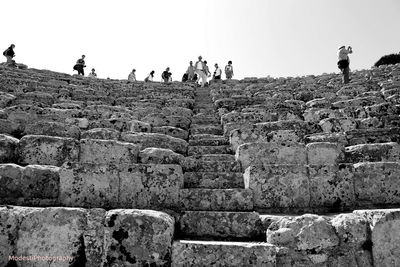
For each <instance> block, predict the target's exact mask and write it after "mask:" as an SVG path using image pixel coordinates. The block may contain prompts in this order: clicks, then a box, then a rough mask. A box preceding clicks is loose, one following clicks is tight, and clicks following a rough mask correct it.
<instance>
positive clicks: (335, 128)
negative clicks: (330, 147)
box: [319, 118, 357, 133]
mask: <svg viewBox="0 0 400 267" xmlns="http://www.w3.org/2000/svg"><path fill="white" fill-rule="evenodd" d="M319 125H320V126H321V128H322V130H323V132H324V133H333V132H347V131H351V130H355V129H356V128H357V123H356V121H355V120H354V119H351V118H341V119H336V118H328V119H323V120H321V121H320V122H319Z"/></svg>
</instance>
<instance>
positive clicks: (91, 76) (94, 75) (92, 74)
mask: <svg viewBox="0 0 400 267" xmlns="http://www.w3.org/2000/svg"><path fill="white" fill-rule="evenodd" d="M95 71H96V70H95V69H92V71H91V72H90V73H89V75H88V77H89V78H97V74H96V72H95Z"/></svg>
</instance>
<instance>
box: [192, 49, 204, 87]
mask: <svg viewBox="0 0 400 267" xmlns="http://www.w3.org/2000/svg"><path fill="white" fill-rule="evenodd" d="M202 59H203V58H202V57H201V56H199V60H198V61H197V62H196V64H194V69H195V72H196V74H197V80H196V83H197V82H198V81H199V80H200V79H201V87H204V85H205V83H206V80H207V77H206V74H205V72H204V63H203V61H202Z"/></svg>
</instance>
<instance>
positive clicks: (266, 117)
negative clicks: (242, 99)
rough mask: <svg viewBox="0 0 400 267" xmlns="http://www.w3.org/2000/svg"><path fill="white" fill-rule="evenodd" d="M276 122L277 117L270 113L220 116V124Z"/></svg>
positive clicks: (241, 113) (232, 113)
mask: <svg viewBox="0 0 400 267" xmlns="http://www.w3.org/2000/svg"><path fill="white" fill-rule="evenodd" d="M274 120H277V116H276V115H275V114H273V113H270V112H268V113H267V112H236V111H233V112H230V113H227V114H225V115H223V116H221V124H223V125H224V124H228V123H252V124H253V123H258V122H268V121H274Z"/></svg>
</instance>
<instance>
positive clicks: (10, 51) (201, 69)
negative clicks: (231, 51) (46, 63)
mask: <svg viewBox="0 0 400 267" xmlns="http://www.w3.org/2000/svg"><path fill="white" fill-rule="evenodd" d="M14 48H15V45H14V44H11V45H10V47H8V48H7V49H6V50H5V51H4V52H3V56H5V57H6V59H7V62H6V65H7V66H14V65H16V63H15V61H14V60H13V58H14V57H15V52H14ZM351 53H353V49H352V47H351V46H348V47H347V48H346V46H344V45H343V46H340V47H339V50H338V52H337V56H338V62H337V66H338V68H339V69H340V71H341V72H342V74H343V83H345V84H346V83H348V82H349V81H350V80H351V79H350V77H349V76H350V67H349V66H350V59H349V54H351ZM85 67H86V65H85V55H82V57H81V58H80V59H78V60H77V61H76V64H75V65H74V68H73V69H74V70H76V71H78V75H83V76H84V75H85V71H84V68H85ZM214 67H215V71H214V73H213V75H212V79H213V80H221V79H222V70H221V68H220V67H219V66H218V64H217V63H215V65H214ZM224 70H225V76H226V79H228V80H229V79H232V77H233V66H232V61H228V64H227V65H226V66H225V69H224ZM135 72H136V70H135V69H133V70H132V72H131V73H129V76H128V81H129V82H135V81H136V74H135ZM154 73H155V72H154V70H152V71H151V72H150V74H149V75H148V76H147V77H146V78H145V79H144V81H145V82H150V81H153V80H154ZM88 76H89V77H91V78H96V77H97V74H96V72H95V69H92V71H91V72H90V73H89V75H88ZM209 77H211V72H210V70H209V68H208V65H207V61H206V60H204V61H203V58H202V57H201V56H199V57H198V61H197V62H196V63H195V64H194V65H193V62H192V61H190V63H189V67H188V68H187V70H186V72H185V74H184V75H183V77H182V81H183V82H187V81H189V82H196V83H198V82H199V81H200V82H201V86H202V87H204V86H205V85H207V79H208V78H209ZM161 78H162V81H164V82H171V81H172V73H171V72H170V68H169V67H168V68H166V70H165V71H163V73H162V74H161Z"/></svg>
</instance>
